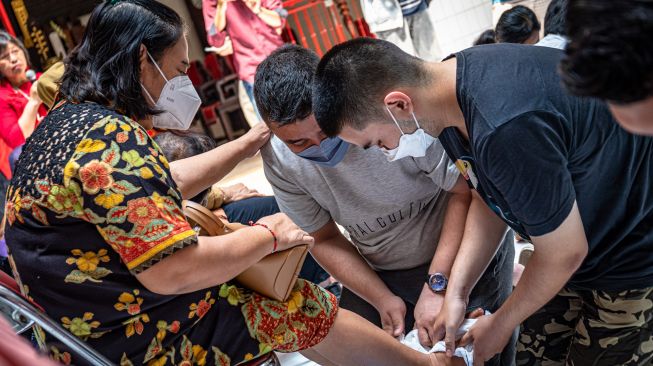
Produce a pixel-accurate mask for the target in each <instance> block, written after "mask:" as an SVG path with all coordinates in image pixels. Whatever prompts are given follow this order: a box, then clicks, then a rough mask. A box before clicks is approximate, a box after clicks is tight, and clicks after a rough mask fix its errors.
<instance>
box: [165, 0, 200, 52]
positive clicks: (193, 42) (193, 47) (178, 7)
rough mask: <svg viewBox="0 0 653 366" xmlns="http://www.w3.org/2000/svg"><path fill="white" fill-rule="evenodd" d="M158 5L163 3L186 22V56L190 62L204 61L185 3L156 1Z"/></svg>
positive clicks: (174, 0) (180, 1) (171, 0)
mask: <svg viewBox="0 0 653 366" xmlns="http://www.w3.org/2000/svg"><path fill="white" fill-rule="evenodd" d="M158 1H159V2H160V3H163V4H165V5H167V6H169V7H170V8H172V9H174V10H175V11H176V12H177V13H178V14H179V16H181V18H182V19H184V21H185V22H186V30H187V31H188V54H189V57H190V60H191V61H195V60H201V61H204V50H203V49H202V42H200V38H199V37H200V36H202V37H204V35H203V34H202V35H198V34H197V32H196V31H195V27H194V26H193V24H192V23H191V18H190V13H189V12H188V8H187V7H186V2H185V1H184V0H158Z"/></svg>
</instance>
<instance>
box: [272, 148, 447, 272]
mask: <svg viewBox="0 0 653 366" xmlns="http://www.w3.org/2000/svg"><path fill="white" fill-rule="evenodd" d="M261 153H262V155H263V162H264V168H265V175H266V177H267V179H268V181H270V184H271V185H272V188H273V190H274V194H275V197H276V199H277V202H278V204H279V207H280V208H281V211H282V212H284V213H286V214H287V215H288V216H289V217H290V218H291V219H292V220H293V221H294V222H295V223H297V225H299V226H300V227H301V228H302V229H303V230H305V231H307V232H314V231H317V230H318V229H320V228H322V227H323V226H324V225H325V224H326V223H327V222H329V220H330V219H331V218H333V220H334V221H335V222H336V223H338V224H339V225H341V226H343V227H344V228H345V229H346V230H347V231H348V232H349V234H350V235H351V240H352V242H353V243H354V245H355V246H356V248H357V249H358V251H359V252H360V253H361V254H362V256H363V257H364V258H365V259H366V260H367V262H368V263H369V264H370V265H371V266H372V267H373V268H374V269H377V270H401V269H410V268H414V267H417V266H420V265H423V264H426V263H429V262H430V261H431V260H432V259H433V254H434V253H435V248H436V246H437V243H438V240H439V238H440V229H441V228H442V221H443V218H444V212H445V210H446V206H447V202H448V199H449V193H447V192H446V191H447V190H450V189H451V188H452V187H453V186H454V185H455V183H456V180H457V179H458V170H457V169H456V167H455V165H454V164H453V163H452V162H451V160H449V158H448V157H447V155H446V153H445V152H444V149H443V148H442V145H441V144H440V142H439V141H437V140H436V142H435V143H434V144H433V145H431V146H430V147H429V149H428V151H427V154H426V156H425V157H423V158H410V157H408V158H404V159H401V160H399V161H395V162H389V161H387V159H386V157H385V156H384V155H383V153H382V152H381V151H380V150H379V149H377V148H370V149H368V150H363V149H362V148H359V147H357V146H354V145H352V146H350V147H349V151H347V155H346V156H345V158H344V159H343V160H342V161H341V162H340V163H339V164H338V165H336V166H335V167H323V166H320V165H318V164H315V163H312V162H310V161H308V160H306V159H304V158H301V157H299V156H297V155H295V154H294V153H293V152H292V151H290V149H289V148H288V147H287V146H286V145H285V144H284V143H283V142H282V141H281V140H279V139H277V138H276V137H273V138H272V139H271V140H270V143H268V144H267V145H266V146H264V147H263V149H262V150H261Z"/></svg>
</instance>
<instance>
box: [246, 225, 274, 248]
mask: <svg viewBox="0 0 653 366" xmlns="http://www.w3.org/2000/svg"><path fill="white" fill-rule="evenodd" d="M249 226H261V227H264V228H266V229H268V231H269V232H270V234H272V238H274V247H273V248H272V253H274V252H276V251H277V244H278V242H277V234H275V233H274V231H272V229H270V228H269V227H268V226H267V225H265V224H261V223H259V222H254V221H250V222H249Z"/></svg>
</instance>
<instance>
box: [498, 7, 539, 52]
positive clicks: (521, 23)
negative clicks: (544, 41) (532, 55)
mask: <svg viewBox="0 0 653 366" xmlns="http://www.w3.org/2000/svg"><path fill="white" fill-rule="evenodd" d="M495 32H496V40H497V42H498V43H522V44H535V43H537V41H539V40H540V21H539V20H537V15H535V12H534V11H532V10H531V9H529V8H527V7H525V6H523V5H517V6H515V7H513V8H511V9H509V10H506V11H505V12H504V13H503V14H501V17H500V18H499V22H497V26H496V28H495Z"/></svg>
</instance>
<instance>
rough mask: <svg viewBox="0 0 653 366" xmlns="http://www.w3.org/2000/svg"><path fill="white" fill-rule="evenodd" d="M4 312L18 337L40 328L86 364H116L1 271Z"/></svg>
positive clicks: (268, 360) (264, 361)
mask: <svg viewBox="0 0 653 366" xmlns="http://www.w3.org/2000/svg"><path fill="white" fill-rule="evenodd" d="M0 313H3V314H6V316H7V318H8V320H9V322H10V323H12V324H13V326H14V330H15V331H16V333H17V334H21V333H23V332H25V331H26V330H28V329H30V328H32V327H33V326H35V325H36V326H39V327H41V329H43V331H45V333H46V334H48V335H50V336H51V337H53V338H55V339H56V340H58V341H59V342H61V343H62V344H63V345H64V346H65V347H66V348H67V349H68V350H70V352H71V353H73V354H74V355H76V356H78V357H79V358H80V359H81V360H83V361H84V362H83V364H88V365H93V366H111V365H114V364H113V363H111V361H109V360H108V359H107V358H106V357H104V356H103V355H101V354H99V353H98V352H97V351H95V350H94V349H92V348H91V347H89V345H88V344H86V343H85V342H84V341H82V340H80V339H79V338H77V337H76V336H74V335H73V334H72V333H70V332H69V331H67V330H66V329H64V328H62V327H61V326H60V325H59V324H57V323H56V322H54V321H52V319H50V318H48V316H47V315H45V312H44V311H43V308H41V307H40V306H39V305H38V304H36V303H35V302H34V301H32V300H30V299H27V298H25V297H24V296H23V295H22V294H21V292H20V287H19V286H18V284H17V283H16V280H14V279H13V278H12V277H11V276H9V275H7V274H6V273H4V272H2V271H0ZM0 316H1V315H0ZM244 365H246V366H275V365H276V366H278V365H280V363H279V360H278V358H277V357H276V355H275V354H274V353H273V352H270V354H269V355H266V356H265V357H261V358H260V359H256V360H252V361H250V362H247V363H245V364H244Z"/></svg>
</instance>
